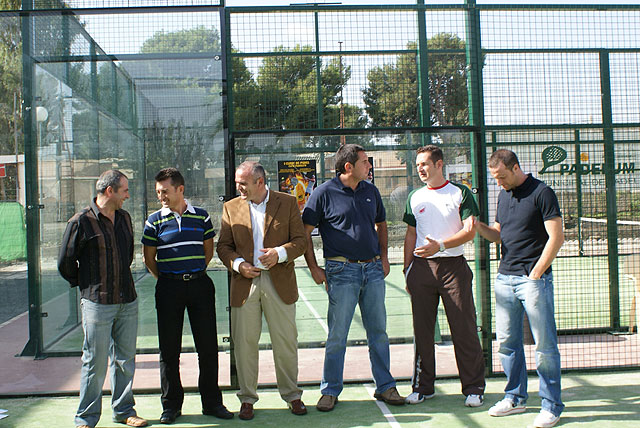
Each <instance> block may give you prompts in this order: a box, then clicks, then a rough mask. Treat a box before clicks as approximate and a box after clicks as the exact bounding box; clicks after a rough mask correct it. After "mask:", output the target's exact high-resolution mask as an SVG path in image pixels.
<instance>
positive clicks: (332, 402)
mask: <svg viewBox="0 0 640 428" xmlns="http://www.w3.org/2000/svg"><path fill="white" fill-rule="evenodd" d="M337 402H338V397H334V396H333V395H323V396H322V397H320V399H319V400H318V404H316V409H318V410H320V411H321V412H330V411H332V410H333V408H334V407H336V403H337Z"/></svg>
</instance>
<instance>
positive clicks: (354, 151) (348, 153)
mask: <svg viewBox="0 0 640 428" xmlns="http://www.w3.org/2000/svg"><path fill="white" fill-rule="evenodd" d="M360 152H364V148H363V147H362V146H360V145H358V144H345V145H343V146H340V148H339V149H338V151H337V152H336V171H337V172H339V173H340V174H344V173H345V172H346V171H347V170H346V169H345V165H346V164H347V163H350V164H351V165H355V164H356V162H358V153H360Z"/></svg>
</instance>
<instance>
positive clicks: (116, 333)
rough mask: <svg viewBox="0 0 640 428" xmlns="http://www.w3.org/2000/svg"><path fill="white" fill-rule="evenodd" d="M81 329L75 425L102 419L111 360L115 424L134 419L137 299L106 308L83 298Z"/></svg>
mask: <svg viewBox="0 0 640 428" xmlns="http://www.w3.org/2000/svg"><path fill="white" fill-rule="evenodd" d="M82 329H83V330H84V343H83V344H82V369H81V372H80V375H81V377H80V405H79V406H78V412H77V414H76V418H75V423H76V426H79V425H89V426H90V427H94V426H96V425H97V424H98V421H99V420H100V414H101V410H102V386H103V385H104V378H105V376H106V374H107V359H108V358H110V360H111V361H110V364H109V366H110V367H111V370H110V371H111V391H112V395H111V408H112V409H113V421H114V422H121V421H123V420H125V419H127V418H128V417H129V416H135V415H136V411H135V410H134V408H133V406H134V404H135V403H134V401H133V390H132V387H133V373H134V371H135V356H136V338H137V337H138V300H134V301H133V302H131V303H125V304H115V305H103V304H99V303H94V302H92V301H90V300H87V299H82Z"/></svg>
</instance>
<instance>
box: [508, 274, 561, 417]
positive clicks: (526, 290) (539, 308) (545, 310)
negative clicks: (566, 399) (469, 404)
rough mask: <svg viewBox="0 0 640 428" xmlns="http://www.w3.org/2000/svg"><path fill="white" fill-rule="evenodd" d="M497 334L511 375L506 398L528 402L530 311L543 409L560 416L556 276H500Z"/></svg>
mask: <svg viewBox="0 0 640 428" xmlns="http://www.w3.org/2000/svg"><path fill="white" fill-rule="evenodd" d="M495 295H496V335H497V339H498V344H499V350H498V353H499V355H500V361H501V362H502V367H503V368H504V372H505V374H506V375H507V386H506V387H505V397H506V398H510V399H511V400H513V401H514V402H516V403H522V404H524V403H526V401H527V398H528V395H527V365H526V362H525V356H524V347H523V338H522V335H523V331H522V329H523V318H524V312H525V311H526V313H527V317H528V318H529V323H530V325H531V332H532V333H533V339H534V340H535V343H536V371H537V372H538V376H539V378H540V392H539V394H540V397H541V398H542V409H544V410H547V411H549V412H551V413H553V414H554V415H556V416H559V415H560V414H561V413H562V410H563V409H564V404H562V400H561V399H560V393H561V386H560V352H559V351H558V335H557V332H556V322H555V317H554V304H553V300H554V299H553V275H552V274H551V273H548V274H545V275H543V276H542V278H540V279H538V280H532V279H529V278H527V277H526V276H515V275H503V274H500V273H499V274H498V277H497V279H496V283H495Z"/></svg>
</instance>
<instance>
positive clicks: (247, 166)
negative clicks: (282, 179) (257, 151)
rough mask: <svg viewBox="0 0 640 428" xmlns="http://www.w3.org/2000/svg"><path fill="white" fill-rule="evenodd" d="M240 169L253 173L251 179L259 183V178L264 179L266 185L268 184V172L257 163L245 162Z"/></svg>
mask: <svg viewBox="0 0 640 428" xmlns="http://www.w3.org/2000/svg"><path fill="white" fill-rule="evenodd" d="M238 169H241V170H248V171H249V172H250V173H251V177H252V178H253V179H254V180H255V181H258V178H260V177H262V179H263V180H264V182H265V184H266V183H267V172H266V171H265V170H264V167H263V166H262V165H261V164H260V163H259V162H256V161H244V162H242V163H241V164H240V166H238Z"/></svg>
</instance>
